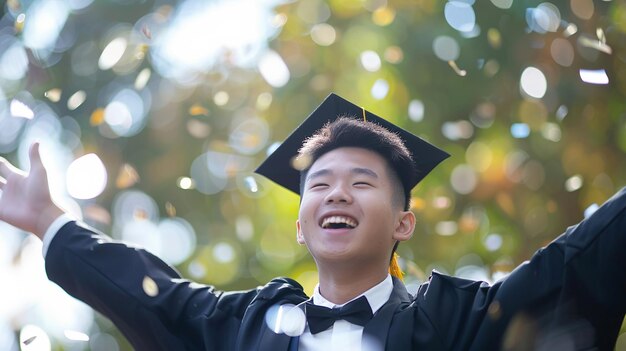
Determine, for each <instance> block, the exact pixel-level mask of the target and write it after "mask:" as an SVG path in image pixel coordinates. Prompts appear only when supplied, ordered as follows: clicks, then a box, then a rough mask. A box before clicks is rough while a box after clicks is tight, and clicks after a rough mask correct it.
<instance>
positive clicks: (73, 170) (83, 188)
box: [65, 154, 107, 200]
mask: <svg viewBox="0 0 626 351" xmlns="http://www.w3.org/2000/svg"><path fill="white" fill-rule="evenodd" d="M66 179H67V180H66V183H65V184H66V186H67V192H68V193H69V194H70V195H71V196H72V197H73V198H75V199H82V200H85V199H93V198H94V197H96V196H98V195H100V194H101V193H102V192H103V191H104V188H105V187H106V184H107V170H106V168H105V167H104V164H103V163H102V161H101V160H100V158H99V157H98V155H96V154H87V155H85V156H82V157H79V158H77V159H76V160H74V162H72V164H70V165H69V167H68V168H67V176H66Z"/></svg>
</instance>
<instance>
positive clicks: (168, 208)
mask: <svg viewBox="0 0 626 351" xmlns="http://www.w3.org/2000/svg"><path fill="white" fill-rule="evenodd" d="M165 212H166V213H167V215H168V216H170V217H176V207H174V205H172V203H171V202H169V201H168V202H166V203H165Z"/></svg>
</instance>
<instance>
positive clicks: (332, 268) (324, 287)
mask: <svg viewBox="0 0 626 351" xmlns="http://www.w3.org/2000/svg"><path fill="white" fill-rule="evenodd" d="M318 271H319V286H320V294H322V296H324V298H325V299H326V300H328V301H330V302H332V303H334V304H337V305H341V304H344V303H346V302H348V301H350V300H352V299H354V298H355V297H357V296H359V295H361V294H363V293H364V292H366V291H367V290H369V289H371V288H372V287H374V286H376V285H378V284H379V283H380V282H382V281H383V280H385V278H387V274H389V272H388V268H387V267H383V268H382V269H381V268H380V267H376V268H372V269H362V268H361V269H359V270H358V271H355V270H354V269H341V268H339V267H337V265H336V264H334V265H333V264H329V265H328V267H325V265H320V264H318Z"/></svg>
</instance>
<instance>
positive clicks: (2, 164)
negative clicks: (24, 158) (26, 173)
mask: <svg viewBox="0 0 626 351" xmlns="http://www.w3.org/2000/svg"><path fill="white" fill-rule="evenodd" d="M15 171H16V168H15V167H13V165H11V164H10V163H9V161H7V160H6V159H4V158H2V157H0V177H4V178H5V179H6V178H8V177H9V174H11V173H15Z"/></svg>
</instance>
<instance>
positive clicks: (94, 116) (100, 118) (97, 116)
mask: <svg viewBox="0 0 626 351" xmlns="http://www.w3.org/2000/svg"><path fill="white" fill-rule="evenodd" d="M103 122H104V109H103V108H97V109H95V110H94V111H93V112H92V113H91V117H89V123H90V124H91V125H92V126H99V125H101V124H102V123H103Z"/></svg>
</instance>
